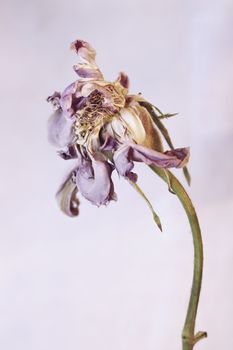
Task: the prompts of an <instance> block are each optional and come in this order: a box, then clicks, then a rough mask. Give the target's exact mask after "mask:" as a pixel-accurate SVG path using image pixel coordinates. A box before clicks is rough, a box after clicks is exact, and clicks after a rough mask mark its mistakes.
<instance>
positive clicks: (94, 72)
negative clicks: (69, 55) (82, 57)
mask: <svg viewBox="0 0 233 350" xmlns="http://www.w3.org/2000/svg"><path fill="white" fill-rule="evenodd" d="M74 70H75V72H76V73H77V74H78V76H79V77H80V78H82V81H83V80H84V79H85V80H86V81H87V80H103V78H104V77H103V75H102V73H101V72H100V70H99V68H98V67H97V66H96V65H94V64H88V63H78V64H76V65H74Z"/></svg>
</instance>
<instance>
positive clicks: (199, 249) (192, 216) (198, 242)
mask: <svg viewBox="0 0 233 350" xmlns="http://www.w3.org/2000/svg"><path fill="white" fill-rule="evenodd" d="M150 168H151V169H152V170H153V171H154V172H155V173H156V174H157V175H158V176H160V177H161V178H162V179H163V180H164V181H165V182H166V183H167V184H169V185H170V186H171V188H172V190H173V191H174V192H175V194H176V195H177V197H178V198H179V200H180V202H181V204H182V205H183V207H184V209H185V211H186V214H187V216H188V220H189V223H190V226H191V229H192V235H193V245H194V273H193V282H192V289H191V296H190V300H189V305H188V311H187V315H186V319H185V323H184V328H183V332H182V345H183V347H182V349H183V350H192V349H193V347H194V345H195V344H196V343H197V342H198V341H199V340H201V339H203V338H206V337H207V333H206V332H198V333H197V334H196V335H195V322H196V316H197V308H198V302H199V296H200V291H201V282H202V271H203V244H202V237H201V230H200V226H199V222H198V218H197V214H196V212H195V209H194V207H193V204H192V201H191V199H190V198H189V196H188V194H187V192H186V191H185V189H184V187H183V186H182V185H181V183H180V182H179V181H178V180H177V178H176V177H175V176H174V175H173V174H172V173H171V172H170V171H166V174H165V172H164V170H163V169H160V168H157V167H155V166H150Z"/></svg>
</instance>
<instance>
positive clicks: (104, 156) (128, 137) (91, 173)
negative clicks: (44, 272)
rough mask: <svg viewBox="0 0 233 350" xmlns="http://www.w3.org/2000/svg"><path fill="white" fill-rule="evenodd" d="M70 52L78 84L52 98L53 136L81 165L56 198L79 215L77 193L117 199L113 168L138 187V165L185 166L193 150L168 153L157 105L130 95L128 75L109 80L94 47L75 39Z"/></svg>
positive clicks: (96, 199) (95, 199)
mask: <svg viewBox="0 0 233 350" xmlns="http://www.w3.org/2000/svg"><path fill="white" fill-rule="evenodd" d="M71 49H72V50H74V51H75V52H76V53H77V55H78V56H79V58H80V62H79V63H78V64H76V65H74V70H75V72H76V74H77V75H78V80H76V81H74V82H73V83H72V84H70V85H69V86H68V87H67V88H65V90H64V91H63V92H61V93H60V92H55V93H54V94H53V95H52V96H49V97H48V99H47V100H48V101H49V102H51V103H52V104H53V106H54V108H55V112H54V114H53V115H52V116H51V117H50V119H49V123H48V133H49V140H50V141H51V143H52V144H53V145H55V146H56V147H57V148H58V149H59V155H60V156H61V157H62V158H63V159H66V160H67V159H75V161H76V166H75V168H74V169H72V171H71V172H70V174H69V175H68V177H67V179H66V181H65V182H64V183H63V184H62V186H61V188H60V189H59V191H58V193H57V199H58V201H59V204H60V206H61V209H62V210H63V211H64V212H65V213H66V214H67V215H69V216H77V215H78V213H79V208H78V206H79V200H78V198H77V193H78V191H79V192H80V193H81V194H82V195H83V197H85V198H86V199H88V200H89V201H90V202H92V203H93V204H95V205H97V206H100V205H103V204H105V205H106V204H107V203H108V202H109V201H111V200H116V194H115V192H114V185H113V182H112V179H111V175H112V172H113V171H114V170H116V171H117V172H118V174H119V175H120V176H122V177H124V178H125V179H127V180H128V181H129V182H130V183H131V184H136V181H137V175H136V174H135V173H133V172H132V170H133V167H134V162H144V163H145V164H148V165H155V166H157V167H159V168H163V169H167V168H171V167H175V168H181V167H184V166H185V164H186V163H187V161H188V158H189V149H188V148H179V149H174V147H173V146H172V147H170V148H171V149H170V150H168V151H164V149H163V145H162V141H161V137H160V132H161V129H160V128H159V126H158V124H157V123H156V122H155V120H154V118H153V114H151V113H150V108H152V109H153V107H152V105H151V104H149V103H148V102H146V101H145V100H144V99H143V98H142V96H141V95H140V94H138V95H129V94H128V88H129V79H128V77H127V75H126V74H125V73H120V74H119V76H118V78H117V79H116V80H115V81H114V82H108V81H106V80H104V77H103V75H102V73H101V71H100V69H99V67H98V66H97V64H96V62H95V57H96V52H95V50H94V49H93V48H92V47H91V46H90V44H88V43H87V42H85V41H82V40H76V41H75V42H73V43H72V44H71ZM158 120H159V117H158Z"/></svg>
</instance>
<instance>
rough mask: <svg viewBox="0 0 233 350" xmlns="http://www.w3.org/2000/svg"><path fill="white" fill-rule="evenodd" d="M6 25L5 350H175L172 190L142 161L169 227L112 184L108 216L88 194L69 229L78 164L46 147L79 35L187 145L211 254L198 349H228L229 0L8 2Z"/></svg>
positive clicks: (180, 291) (182, 267)
mask: <svg viewBox="0 0 233 350" xmlns="http://www.w3.org/2000/svg"><path fill="white" fill-rule="evenodd" d="M0 17H1V18H0V35H1V65H0V76H1V86H0V90H1V91H0V96H1V127H0V146H1V147H0V154H1V172H0V177H1V182H0V195H1V211H0V225H1V230H0V347H1V348H2V349H4V350H15V349H17V350H32V349H33V350H41V349H43V350H47V349H49V350H51V349H56V350H64V349H69V350H76V349H80V350H90V349H94V348H95V349H96V350H109V349H111V350H126V349H127V350H128V349H134V350H141V349H145V350H152V349H153V350H154V349H159V350H167V349H172V350H178V349H181V340H180V334H181V330H182V327H183V322H184V318H185V314H186V308H187V303H188V298H189V292H190V287H191V279H192V267H193V266H192V265H193V247H192V236H191V232H190V228H189V225H188V221H187V219H186V216H185V214H184V211H183V210H182V207H181V205H180V203H179V202H178V200H177V198H176V197H175V196H173V195H172V194H170V193H169V192H168V191H167V186H165V185H164V183H162V181H161V180H160V179H159V178H157V177H156V176H155V175H154V174H153V173H152V172H151V171H150V169H149V168H147V167H145V166H142V165H139V166H137V172H138V174H139V184H140V185H141V187H142V188H143V189H144V191H145V193H146V194H147V195H148V196H149V197H150V199H151V201H152V203H153V205H154V207H155V210H156V211H157V212H158V213H159V215H160V218H161V220H162V224H163V228H164V232H163V233H160V232H159V230H158V229H157V227H156V226H155V224H154V222H153V220H152V217H151V213H150V212H149V210H148V208H147V207H146V204H145V203H144V202H143V201H142V200H141V198H139V197H138V195H137V193H136V192H134V190H133V189H132V188H131V187H130V186H129V185H128V184H127V183H126V181H124V179H118V176H117V175H116V174H115V175H114V182H115V188H116V192H117V194H118V202H116V203H110V205H109V206H108V207H107V208H105V207H104V208H100V209H98V208H96V207H94V206H92V205H91V204H90V203H88V202H87V201H86V200H83V199H82V198H81V207H80V216H79V217H78V218H77V219H70V218H68V217H65V216H64V215H63V214H62V213H61V212H60V211H59V208H58V207H57V204H56V201H55V199H54V194H55V192H56V190H57V188H58V187H59V185H60V183H61V181H62V180H63V178H64V176H65V174H66V173H67V171H68V169H69V168H70V164H69V162H64V161H62V160H61V159H59V158H58V157H57V155H56V151H55V149H54V148H53V147H52V146H50V145H49V144H48V142H47V133H46V127H47V119H48V117H49V115H50V114H51V106H50V105H49V104H47V103H46V101H45V99H46V97H47V96H48V95H50V94H51V93H53V92H54V91H55V90H57V91H60V90H62V89H63V88H65V87H66V86H67V85H68V84H69V83H70V82H72V81H73V80H74V79H76V75H75V73H74V72H73V69H72V65H73V64H75V63H76V61H77V58H76V56H75V54H74V53H73V52H71V51H70V50H69V45H70V43H71V42H72V41H73V40H75V39H76V38H81V39H84V40H87V41H89V42H90V43H91V45H92V46H93V47H94V48H95V49H96V50H97V54H98V55H97V62H98V64H99V66H100V68H101V69H102V71H103V73H104V74H105V77H106V79H108V80H114V79H115V78H116V76H117V74H118V72H119V71H122V70H123V71H125V72H127V74H128V75H129V77H130V83H131V85H130V92H131V93H138V92H142V93H143V95H144V97H145V98H146V99H148V100H149V101H151V102H153V103H154V104H155V105H156V106H158V107H159V108H160V109H162V111H164V112H171V113H172V112H179V115H178V116H177V117H174V118H173V119H169V120H167V121H166V126H167V127H168V129H169V131H170V133H171V135H172V136H173V140H174V143H175V146H176V147H183V146H190V147H191V159H190V165H189V169H190V171H191V173H192V186H191V188H189V189H188V191H189V193H190V195H191V198H192V199H193V202H194V204H195V207H196V209H197V212H198V215H199V219H200V223H201V227H202V232H203V240H204V248H205V270H204V279H203V289H202V294H201V299H200V307H199V312H198V317H197V330H206V331H207V332H208V334H209V338H208V339H207V340H202V341H201V342H200V343H198V345H197V346H196V348H197V349H200V350H201V349H203V350H204V349H205V350H210V349H211V350H217V349H220V348H221V349H223V348H227V349H231V348H232V347H233V338H232V337H231V334H232V331H233V326H232V313H233V301H232V295H233V282H232V262H233V248H232V243H233V237H232V232H231V231H232V224H233V223H232V216H233V187H232V176H233V122H232V120H233V119H232V112H233V98H232V91H233V64H232V62H233V3H232V1H231V0H221V1H220V0H216V1H215V0H205V1H197V0H190V1H185V0H183V1H182V0H176V1H175V0H173V1H172V0H157V1H156V0H155V1H152V0H150V1H149V0H143V1H139V0H132V1H131V0H125V1H123V0H118V1H113V2H110V1H107V0H100V1H90V0H76V1H73V0H66V1H61V0H57V1H55V0H38V1H37V0H34V1H29V0H8V1H3V0H2V1H1V3H0ZM175 173H176V174H177V176H178V177H179V178H181V179H182V176H181V175H182V174H181V173H180V172H177V171H176V172H175ZM182 181H183V179H182ZM183 183H185V182H184V181H183ZM185 186H186V185H185Z"/></svg>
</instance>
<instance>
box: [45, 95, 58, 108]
mask: <svg viewBox="0 0 233 350" xmlns="http://www.w3.org/2000/svg"><path fill="white" fill-rule="evenodd" d="M60 98H61V94H60V92H57V91H55V92H54V93H53V94H52V95H51V96H49V97H48V98H47V102H51V103H52V105H53V106H54V108H55V109H59V108H60Z"/></svg>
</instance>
